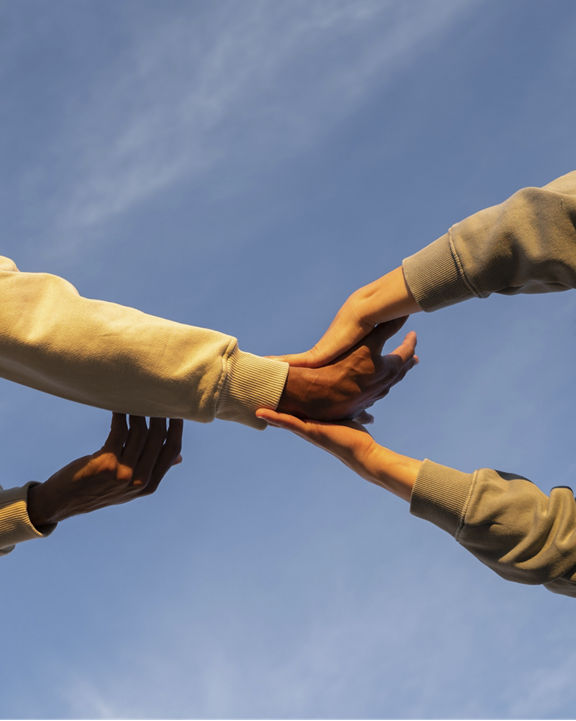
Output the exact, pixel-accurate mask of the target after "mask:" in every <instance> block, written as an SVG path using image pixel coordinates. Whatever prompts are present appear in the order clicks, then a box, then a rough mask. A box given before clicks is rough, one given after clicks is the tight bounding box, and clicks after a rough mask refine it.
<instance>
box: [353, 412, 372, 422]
mask: <svg viewBox="0 0 576 721" xmlns="http://www.w3.org/2000/svg"><path fill="white" fill-rule="evenodd" d="M352 420H354V421H356V423H361V424H362V425H363V426H368V425H370V424H371V423H374V416H373V415H372V414H371V413H368V412H367V411H362V412H361V413H359V414H358V415H357V416H354V418H353V419H352Z"/></svg>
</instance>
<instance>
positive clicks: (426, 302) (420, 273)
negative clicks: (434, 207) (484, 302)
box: [402, 233, 475, 311]
mask: <svg viewBox="0 0 576 721" xmlns="http://www.w3.org/2000/svg"><path fill="white" fill-rule="evenodd" d="M402 268H403V271H404V278H405V280H406V284H407V286H408V288H409V289H410V292H411V293H412V295H413V296H414V299H415V300H416V302H417V303H418V304H419V305H420V307H421V308H422V309H423V310H426V311H432V310H438V309H439V308H444V307H446V306H448V305H453V304H454V303H459V302H460V301H462V300H466V299H467V298H472V297H474V296H475V293H474V292H473V291H472V289H471V288H470V286H469V285H468V284H467V282H466V277H465V275H464V272H463V270H462V268H461V267H460V265H459V261H458V257H457V256H456V254H455V253H453V250H452V244H451V242H450V234H449V233H446V235H443V236H441V237H440V238H438V240H435V241H434V242H433V243H430V245H427V246H426V247H425V248H422V250H420V251H418V253H415V254H414V255H411V256H409V257H408V258H405V259H404V261H403V262H402Z"/></svg>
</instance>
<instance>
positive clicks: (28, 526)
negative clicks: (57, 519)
mask: <svg viewBox="0 0 576 721" xmlns="http://www.w3.org/2000/svg"><path fill="white" fill-rule="evenodd" d="M32 485H35V483H27V484H26V485H25V486H22V487H18V488H9V489H8V490H6V491H0V549H2V550H3V551H7V550H9V547H13V546H14V545H15V544H17V543H22V542H23V541H29V540H31V539H33V538H44V537H45V536H48V535H50V533H52V531H53V530H54V529H55V528H56V524H54V525H51V526H46V527H44V528H42V530H41V531H40V530H38V529H37V528H36V527H35V526H34V525H33V524H32V521H31V520H30V518H29V516H28V489H29V488H30V486H32Z"/></svg>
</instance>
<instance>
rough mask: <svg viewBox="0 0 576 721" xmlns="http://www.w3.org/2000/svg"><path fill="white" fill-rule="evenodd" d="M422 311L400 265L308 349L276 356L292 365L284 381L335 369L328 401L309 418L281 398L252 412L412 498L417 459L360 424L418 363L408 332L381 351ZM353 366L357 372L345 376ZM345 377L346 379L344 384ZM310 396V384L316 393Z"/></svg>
mask: <svg viewBox="0 0 576 721" xmlns="http://www.w3.org/2000/svg"><path fill="white" fill-rule="evenodd" d="M419 310H420V307H419V306H418V304H417V303H416V301H415V300H414V298H413V297H412V295H411V293H410V291H409V289H408V287H407V285H406V283H405V280H404V276H403V273H402V268H397V269H395V270H394V271H392V272H390V273H388V274H387V275H385V276H383V277H382V278H380V279H378V280H377V281H374V282H373V283H370V284H369V285H367V286H364V287H363V288H360V289H359V290H357V291H356V292H355V293H353V294H352V295H351V296H350V297H349V298H348V300H347V301H346V302H345V303H344V305H343V306H342V307H341V308H340V310H339V311H338V313H337V314H336V316H335V318H334V320H333V321H332V323H331V325H330V327H329V328H328V330H327V331H326V333H325V334H324V335H323V336H322V338H321V339H320V341H319V342H318V343H317V344H316V345H315V346H314V347H313V348H312V349H311V350H309V351H307V352H306V353H301V354H297V355H288V356H282V357H281V359H282V360H285V361H287V362H289V363H290V374H289V376H288V378H289V380H290V377H291V376H292V375H293V376H294V377H295V378H299V375H300V373H302V372H304V371H305V370H307V371H308V372H312V371H314V370H315V371H316V373H317V374H318V376H317V378H318V377H320V376H321V375H322V374H323V373H330V372H332V373H333V374H334V378H335V386H334V394H333V395H332V397H330V398H329V399H326V400H325V402H321V403H319V404H317V405H316V406H314V409H313V411H312V412H311V413H302V410H301V408H299V407H298V406H297V405H296V406H291V404H290V403H286V402H282V401H281V403H280V404H279V406H278V409H277V410H276V411H271V410H268V409H264V408H261V409H259V410H258V411H257V413H256V415H257V416H258V417H259V418H261V419H263V420H265V421H267V422H268V423H269V424H270V425H274V426H278V427H279V428H284V429H286V430H289V431H292V432H293V433H295V434H296V435H298V436H300V437H302V438H304V439H305V440H307V441H309V442H310V443H313V444H314V445H316V446H319V447H320V448H323V449H324V450H326V451H328V452H329V453H332V454H333V455H335V456H336V457H337V458H339V459H340V460H341V461H342V462H343V463H345V464H346V465H347V466H349V467H350V468H352V470H354V471H355V472H356V473H358V475H360V476H362V478H365V479H366V480H368V481H371V482H372V483H376V484H377V485H380V486H382V487H384V488H386V489H387V490H389V491H391V492H393V493H395V494H396V495H398V496H400V497H401V498H403V499H404V500H406V501H409V500H410V496H411V492H412V488H413V485H414V482H415V480H416V477H417V475H418V472H419V470H420V467H421V465H422V464H421V461H418V460H416V459H413V458H409V457H407V456H403V455H400V454H398V453H394V452H393V451H391V450H389V449H388V448H384V447H383V446H381V445H379V444H378V443H376V441H375V440H374V439H373V438H372V436H371V435H370V434H369V433H368V431H367V430H366V428H365V427H364V426H363V425H362V423H365V422H366V421H367V420H369V419H370V418H369V416H367V414H365V413H363V411H364V409H365V408H368V407H370V406H371V405H372V404H373V403H374V402H375V401H376V400H378V399H379V398H383V397H384V396H385V395H386V394H387V393H388V391H389V390H390V388H391V387H392V386H393V385H395V384H396V383H398V382H399V381H400V380H402V378H404V376H405V375H406V373H407V372H408V371H409V370H410V369H411V368H413V367H414V365H415V364H416V363H417V362H418V357H417V356H416V355H415V348H416V334H415V333H413V332H412V333H408V334H407V335H406V337H405V338H404V341H403V343H401V345H399V346H398V347H397V348H396V349H395V350H393V351H392V353H390V354H388V355H385V356H381V355H380V353H381V351H382V347H383V345H384V343H385V342H386V340H388V339H389V338H390V337H391V336H392V335H394V334H395V333H396V332H398V330H400V328H401V327H402V325H403V324H404V322H405V320H406V316H407V315H408V314H410V313H414V312H418V311H419ZM398 316H404V317H400V318H399V317H398ZM375 326H376V327H375ZM355 344H356V345H355ZM350 366H352V367H354V368H355V369H356V373H357V375H354V374H352V376H350V375H348V376H347V375H346V371H347V370H348V371H349V370H350ZM330 369H331V371H330ZM364 373H366V375H364ZM342 376H344V377H345V378H346V380H345V381H344V382H343V383H342V382H341V378H342ZM314 391H315V387H314V384H313V383H312V387H311V393H312V395H313V396H314ZM342 418H345V419H348V420H341V419H342ZM312 419H314V420H312ZM339 419H340V420H339ZM334 421H337V422H334Z"/></svg>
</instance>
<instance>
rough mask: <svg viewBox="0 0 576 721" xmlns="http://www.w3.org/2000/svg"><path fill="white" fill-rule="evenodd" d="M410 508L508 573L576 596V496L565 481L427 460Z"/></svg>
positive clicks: (512, 578) (506, 575)
mask: <svg viewBox="0 0 576 721" xmlns="http://www.w3.org/2000/svg"><path fill="white" fill-rule="evenodd" d="M410 511H411V513H413V514H414V515H415V516H418V517H420V518H423V519H425V520H428V521H430V522H432V523H434V524H435V525H437V526H439V527H440V528H442V529H443V530H445V531H446V532H448V533H450V534H451V535H452V536H453V537H454V538H455V539H456V540H457V541H458V543H460V544H461V545H462V546H464V548H466V549H467V550H468V551H470V552H471V553H472V554H474V556H476V558H478V559H479V560H480V561H482V563H484V564H486V565H487V566H489V567H490V568H491V569H492V570H493V571H495V572H496V573H498V574H499V575H500V576H502V577H503V578H506V579H508V580H510V581H516V582H518V583H526V584H542V585H544V586H545V587H546V588H548V589H549V590H550V591H554V592H556V593H561V594H564V595H567V596H575V597H576V502H575V500H574V494H573V492H572V490H571V489H570V488H567V487H562V486H560V487H557V488H554V489H552V491H551V493H550V495H546V494H545V493H543V492H542V491H541V490H540V489H539V488H538V487H537V486H535V485H534V484H533V483H532V482H531V481H529V480H527V479H526V478H523V477H522V476H518V475H514V474H510V473H502V472H500V471H495V470H492V469H489V468H483V469H480V470H477V471H475V472H474V473H462V472H461V471H458V470H455V469H453V468H448V467H446V466H442V465H439V464H437V463H433V462H432V461H429V460H426V461H425V462H424V463H423V465H422V468H421V471H420V473H419V474H418V477H417V479H416V482H415V484H414V488H413V491H412V498H411V502H410Z"/></svg>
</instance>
